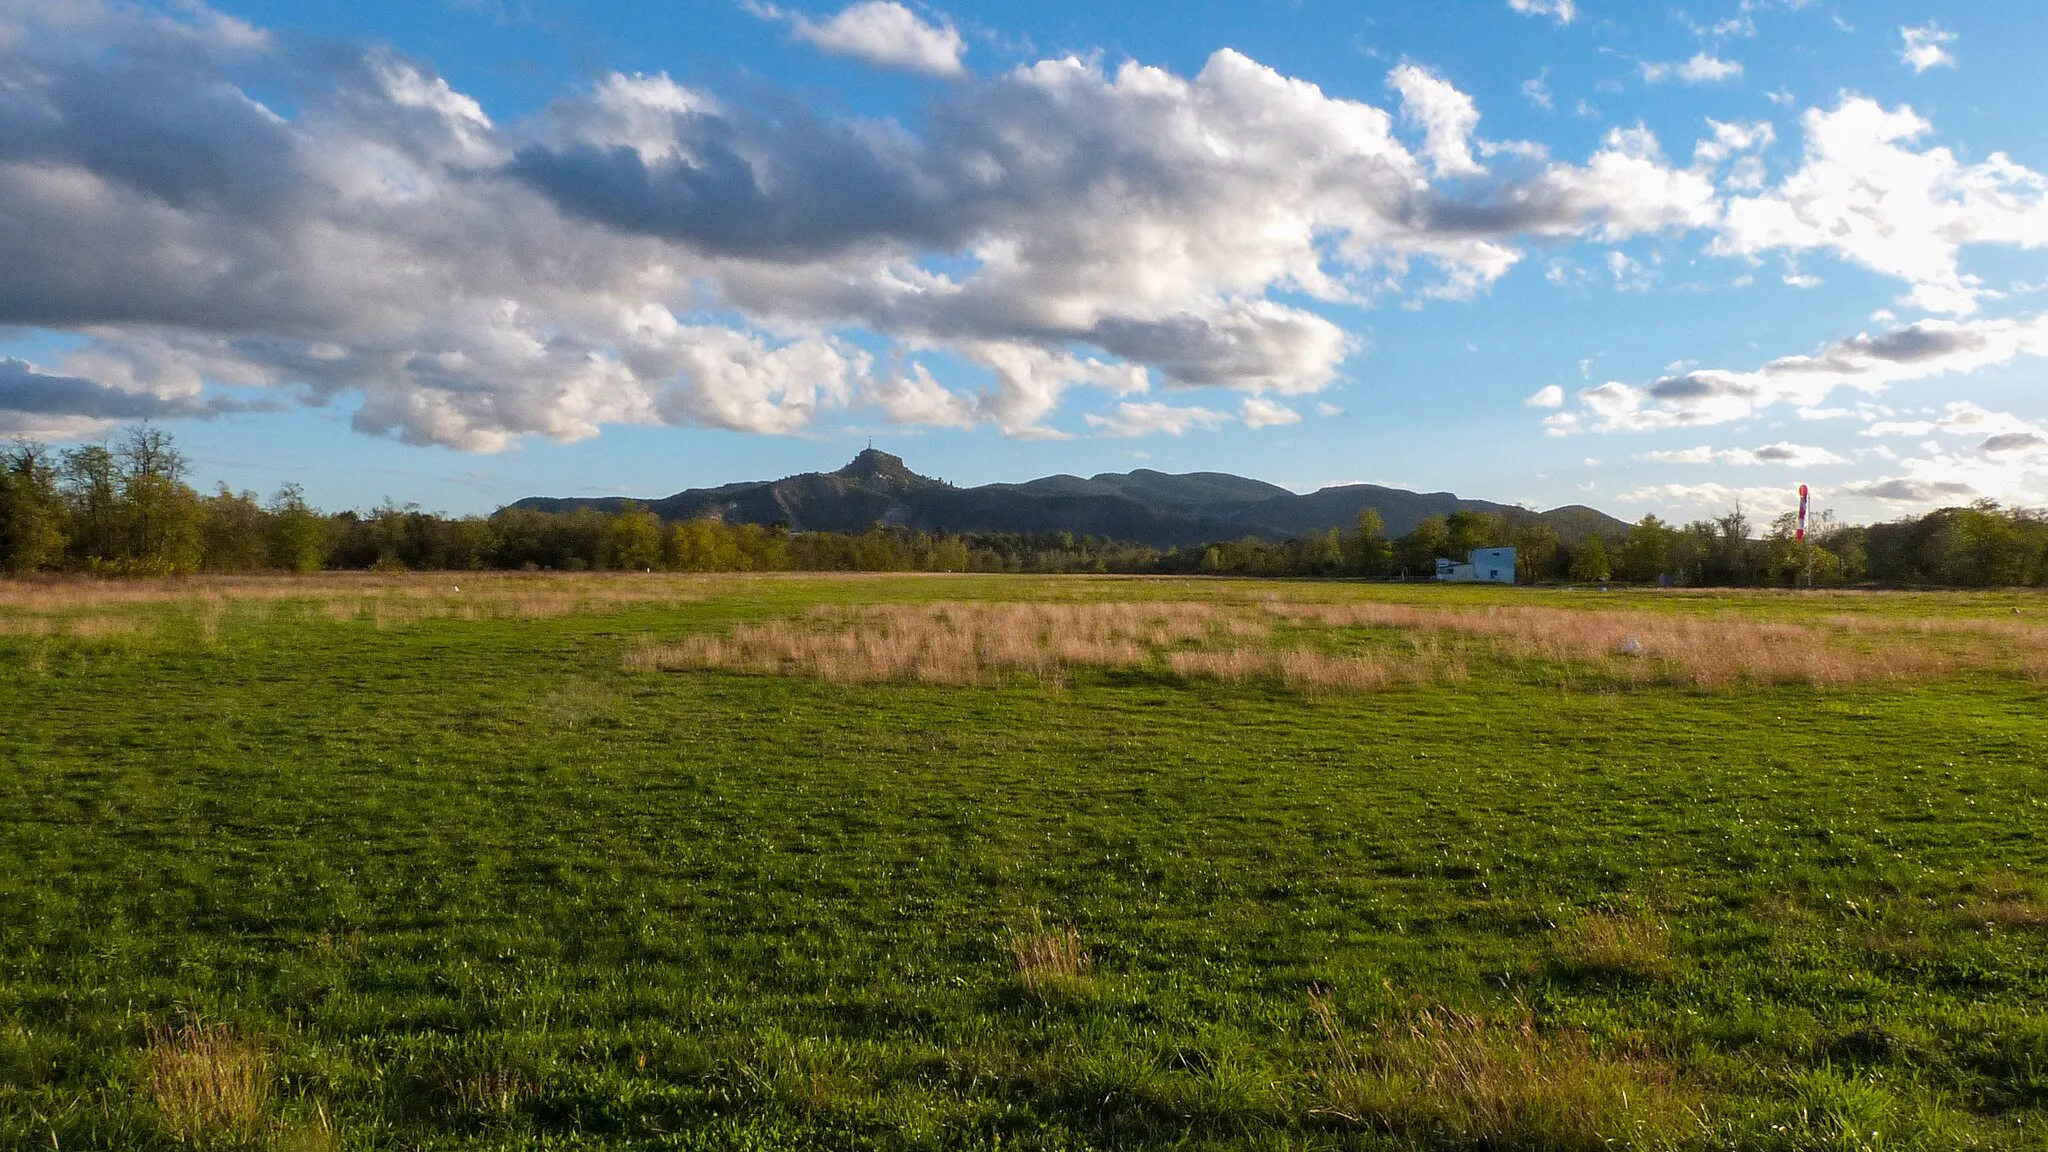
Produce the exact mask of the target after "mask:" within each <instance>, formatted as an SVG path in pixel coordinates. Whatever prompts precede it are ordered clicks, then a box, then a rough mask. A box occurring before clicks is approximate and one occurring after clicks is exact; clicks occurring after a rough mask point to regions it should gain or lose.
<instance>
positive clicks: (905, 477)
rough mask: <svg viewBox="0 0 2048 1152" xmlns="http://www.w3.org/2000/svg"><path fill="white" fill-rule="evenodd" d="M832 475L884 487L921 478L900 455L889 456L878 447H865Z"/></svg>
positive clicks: (913, 481)
mask: <svg viewBox="0 0 2048 1152" xmlns="http://www.w3.org/2000/svg"><path fill="white" fill-rule="evenodd" d="M833 475H834V476H838V477H842V478H844V479H847V480H858V481H860V482H862V483H864V484H875V485H880V486H884V487H901V486H903V485H907V484H913V483H915V482H917V481H919V480H921V479H923V477H921V476H919V475H918V474H917V473H915V472H912V471H911V470H910V468H909V467H908V466H907V465H905V464H904V463H903V458H902V457H901V456H891V455H889V454H888V453H887V452H884V451H881V450H880V449H878V448H868V449H865V450H864V451H862V452H861V454H860V455H858V456H855V457H854V458H853V461H852V462H851V463H849V464H848V465H847V466H846V467H844V468H841V469H840V470H839V471H837V472H834V473H833Z"/></svg>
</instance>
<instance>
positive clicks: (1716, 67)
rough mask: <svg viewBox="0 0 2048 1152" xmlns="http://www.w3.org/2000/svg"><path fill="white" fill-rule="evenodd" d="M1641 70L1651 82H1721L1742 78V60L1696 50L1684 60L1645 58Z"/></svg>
mask: <svg viewBox="0 0 2048 1152" xmlns="http://www.w3.org/2000/svg"><path fill="white" fill-rule="evenodd" d="M1641 70H1642V74H1643V80H1644V82H1645V83H1649V84H1663V83H1667V82H1670V81H1677V82H1678V83H1681V84H1719V83H1722V82H1724V81H1728V80H1739V79H1741V78H1742V64H1741V62H1740V61H1736V60H1723V59H1721V58H1720V57H1719V56H1715V55H1713V54H1712V53H1709V52H1696V53H1694V54H1693V55H1692V56H1690V57H1689V58H1687V59H1684V60H1645V61H1643V63H1642V66H1641Z"/></svg>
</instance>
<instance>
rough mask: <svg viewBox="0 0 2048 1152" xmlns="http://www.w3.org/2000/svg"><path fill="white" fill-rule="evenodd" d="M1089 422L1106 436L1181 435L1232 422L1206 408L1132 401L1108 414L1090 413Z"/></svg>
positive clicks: (1118, 406)
mask: <svg viewBox="0 0 2048 1152" xmlns="http://www.w3.org/2000/svg"><path fill="white" fill-rule="evenodd" d="M1087 421H1088V426H1089V427H1090V428H1095V429H1097V430H1099V431H1100V432H1101V433H1102V434H1103V435H1104V436H1152V435H1157V434H1159V433H1164V434H1166V435H1168V436H1179V435H1181V434H1182V433H1184V432H1187V431H1188V430H1189V429H1192V428H1217V427H1220V426H1222V425H1224V424H1227V423H1229V421H1230V417H1228V416H1226V415H1224V414H1223V413H1221V412H1212V411H1210V410H1209V409H1207V408H1177V407H1175V406H1173V405H1171V404H1159V403H1143V404H1133V403H1130V402H1128V401H1126V402H1124V403H1122V404H1119V405H1117V406H1116V409H1115V410H1114V411H1113V412H1111V413H1110V414H1109V415H1107V416H1100V415H1097V414H1096V413H1093V412H1090V413H1088V414H1087Z"/></svg>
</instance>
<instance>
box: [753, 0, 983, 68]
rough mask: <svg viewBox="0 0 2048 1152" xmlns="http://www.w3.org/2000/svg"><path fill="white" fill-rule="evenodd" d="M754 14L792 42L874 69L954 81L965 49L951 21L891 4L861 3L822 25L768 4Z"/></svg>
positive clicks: (869, 0) (883, 1) (881, 1)
mask: <svg viewBox="0 0 2048 1152" xmlns="http://www.w3.org/2000/svg"><path fill="white" fill-rule="evenodd" d="M752 8H753V11H755V12H757V13H759V14H760V15H762V16H765V17H767V18H769V19H775V20H781V21H784V22H786V23H787V24H788V25H789V28H790V32H791V34H792V35H794V36H795V37H796V38H797V39H799V40H802V41H804V42H805V43H807V44H810V45H811V46H812V47H814V48H816V49H818V51H820V52H825V53H828V54H830V55H833V56H846V57H850V58H852V59H855V60H859V61H861V62H863V63H867V64H873V65H875V66H876V67H879V68H900V69H902V70H904V71H906V72H920V73H923V74H925V75H927V76H958V75H960V74H961V73H963V72H965V71H966V68H965V66H963V65H962V64H961V62H960V58H961V56H962V55H964V54H965V53H966V51H967V45H966V43H965V42H964V41H962V40H961V38H960V33H959V31H958V30H957V29H955V28H954V27H953V25H952V23H951V22H950V21H944V20H941V21H939V22H937V23H933V22H930V21H927V20H925V19H923V18H922V17H920V16H919V15H918V14H917V13H915V12H912V11H911V10H910V9H909V8H906V7H904V6H903V5H901V4H898V3H896V2H895V0H865V2H864V3H860V4H854V5H851V6H849V7H847V8H844V9H841V10H840V11H839V12H838V13H836V14H834V15H833V16H830V17H828V18H826V19H824V20H817V19H813V18H812V17H809V16H805V15H802V14H800V13H793V12H787V11H784V10H783V9H781V8H777V7H774V6H773V5H768V4H758V5H754V6H752Z"/></svg>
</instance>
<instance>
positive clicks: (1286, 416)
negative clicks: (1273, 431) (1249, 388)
mask: <svg viewBox="0 0 2048 1152" xmlns="http://www.w3.org/2000/svg"><path fill="white" fill-rule="evenodd" d="M1237 418H1238V419H1240V420H1242V421H1244V426H1245V427H1247V428H1277V427H1280V426H1282V425H1286V424H1299V423H1301V413H1299V412H1297V411H1295V410H1294V409H1292V408H1289V407H1288V406H1287V405H1285V404H1280V403H1276V402H1274V401H1272V400H1268V399H1266V398H1265V397H1264V396H1247V397H1245V398H1244V403H1243V404H1241V405H1239V406H1238V410H1237Z"/></svg>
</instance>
